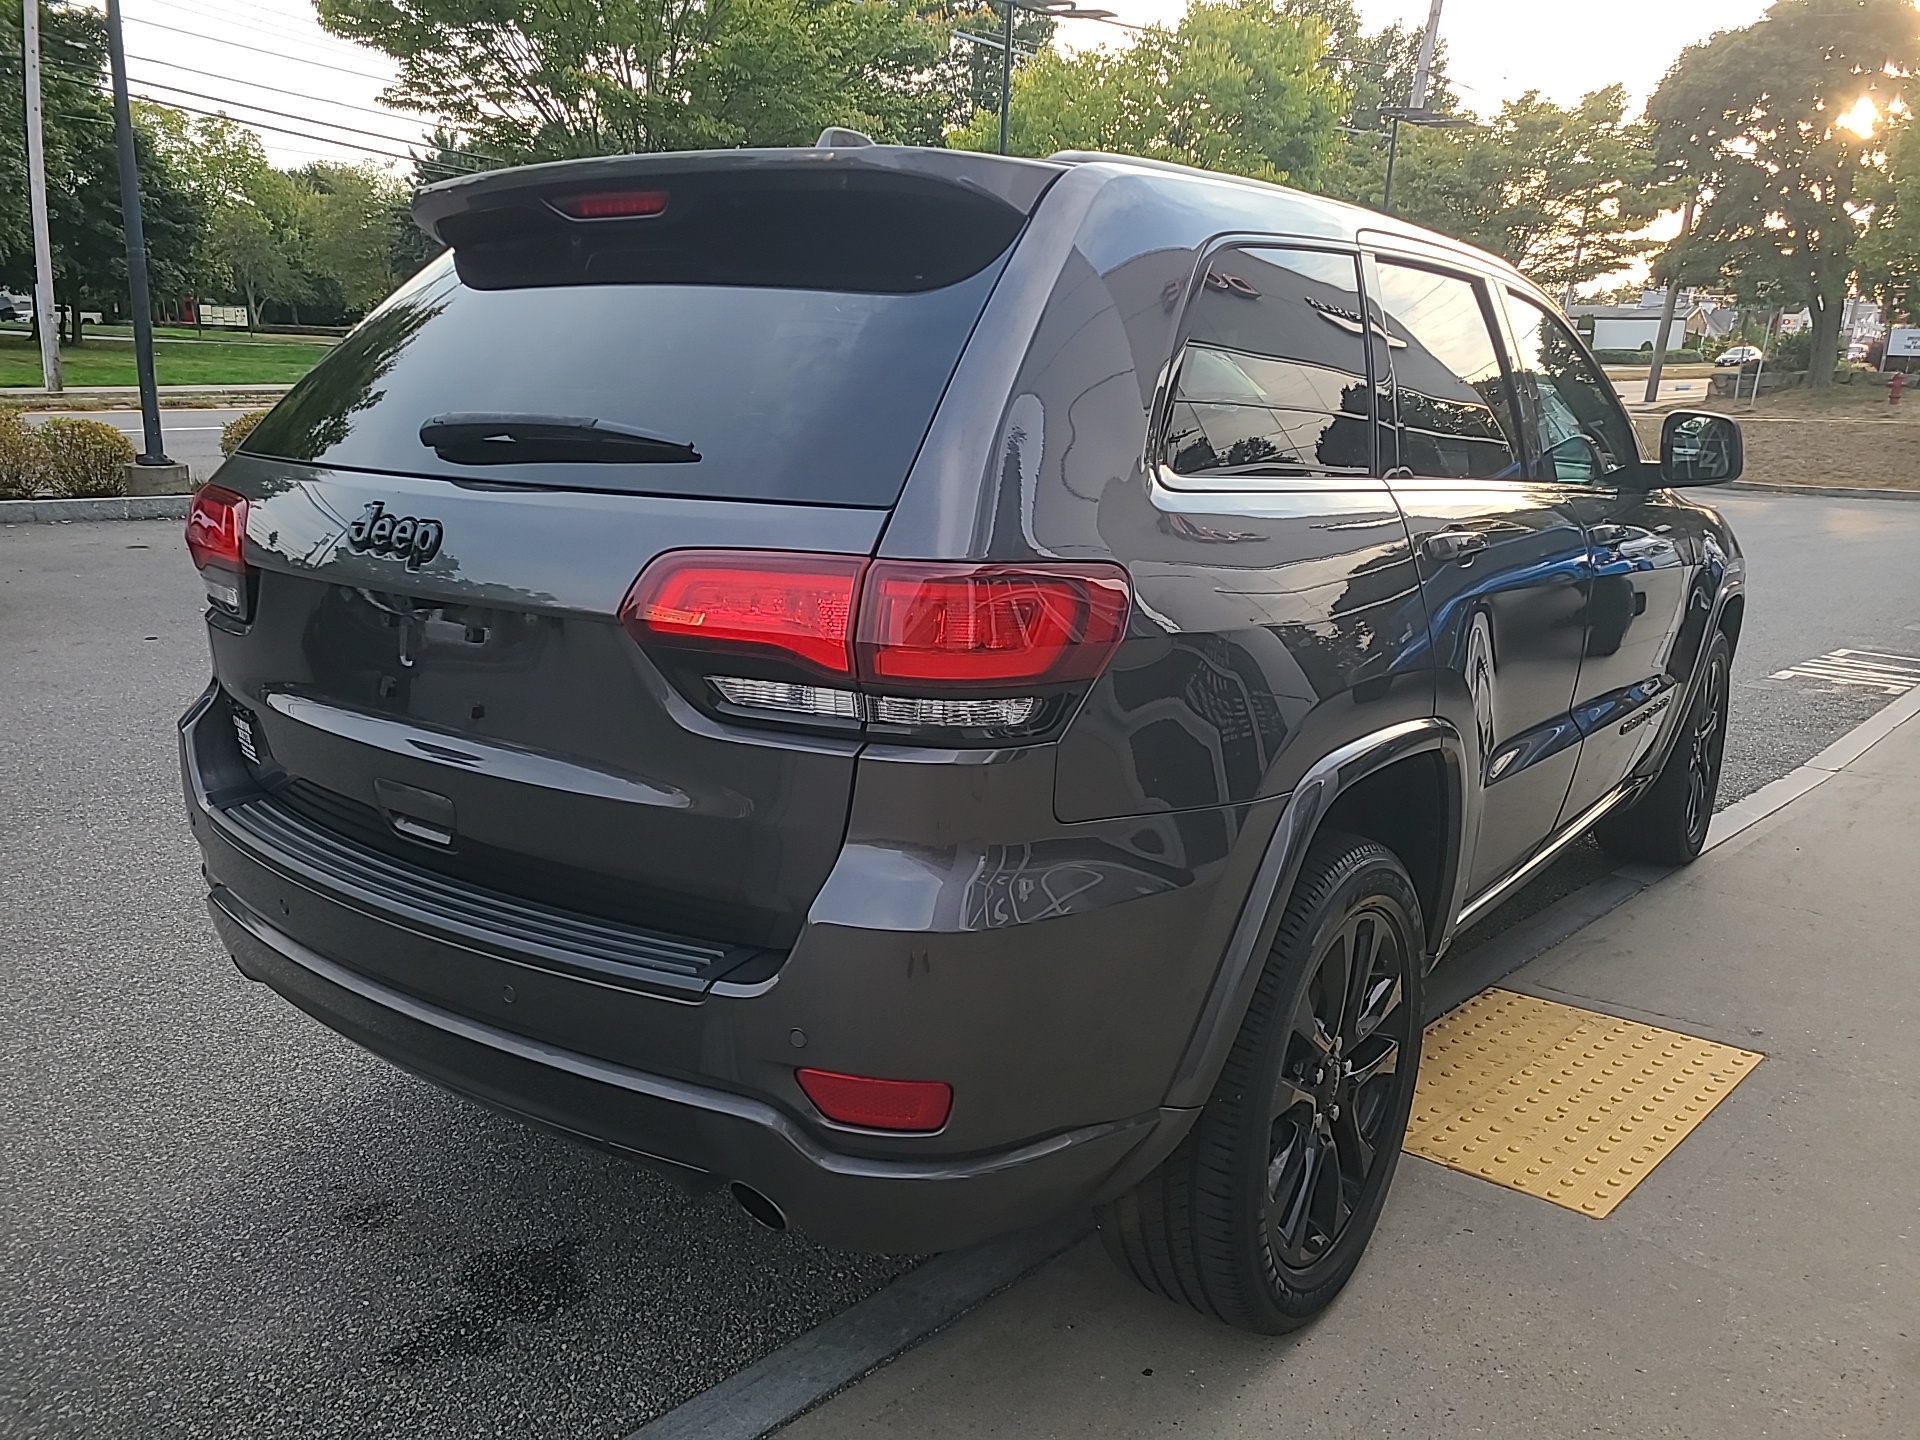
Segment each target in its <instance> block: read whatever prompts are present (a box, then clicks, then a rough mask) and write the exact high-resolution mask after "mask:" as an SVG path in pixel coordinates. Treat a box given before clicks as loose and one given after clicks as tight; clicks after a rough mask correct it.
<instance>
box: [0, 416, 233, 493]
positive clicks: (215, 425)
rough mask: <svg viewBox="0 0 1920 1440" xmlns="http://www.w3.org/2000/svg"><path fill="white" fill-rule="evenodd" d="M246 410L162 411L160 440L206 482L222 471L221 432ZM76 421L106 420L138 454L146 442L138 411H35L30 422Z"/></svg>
mask: <svg viewBox="0 0 1920 1440" xmlns="http://www.w3.org/2000/svg"><path fill="white" fill-rule="evenodd" d="M246 413H247V412H246V411H245V410H176V409H163V410H161V412H160V438H161V440H162V441H163V442H164V443H165V445H166V447H167V458H168V459H169V460H177V461H180V462H181V463H182V464H184V465H185V466H186V467H187V470H188V473H189V474H191V475H192V476H193V478H194V479H196V480H205V479H206V478H207V477H208V476H210V475H212V474H213V472H214V471H215V470H218V469H219V468H220V461H221V459H222V456H221V454H220V431H221V430H222V429H223V428H224V427H225V426H226V424H227V422H228V421H230V420H237V419H239V418H240V416H242V415H244V414H246ZM55 414H58V415H64V416H68V417H70V418H72V419H76V420H103V421H105V422H106V423H107V424H109V425H111V426H113V428H114V429H116V430H118V431H119V432H120V433H121V434H122V435H125V436H126V437H127V438H128V439H129V440H131V441H133V448H134V449H135V450H136V451H137V450H139V449H140V448H141V446H142V445H143V444H145V443H146V439H145V434H144V432H143V431H142V429H141V427H140V412H139V411H138V410H137V409H136V410H60V411H44V412H42V411H32V412H29V413H28V415H27V419H28V420H30V421H31V420H45V419H48V418H49V417H50V416H52V415H55Z"/></svg>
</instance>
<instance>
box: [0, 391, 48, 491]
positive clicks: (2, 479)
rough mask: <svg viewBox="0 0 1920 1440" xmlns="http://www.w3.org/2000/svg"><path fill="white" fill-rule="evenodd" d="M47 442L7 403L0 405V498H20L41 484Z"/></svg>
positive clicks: (45, 463)
mask: <svg viewBox="0 0 1920 1440" xmlns="http://www.w3.org/2000/svg"><path fill="white" fill-rule="evenodd" d="M46 469H47V446H46V442H45V441H44V440H42V439H41V438H40V432H39V431H38V430H37V429H36V428H35V427H34V426H32V425H29V424H27V422H26V420H25V418H24V417H23V416H22V415H21V414H20V412H19V411H18V410H17V409H15V408H14V407H13V406H11V405H0V500H24V499H26V498H27V497H29V496H30V495H32V494H33V492H34V491H35V490H38V489H39V488H40V486H41V485H43V484H45V483H46V482H45V479H44V477H45V474H46Z"/></svg>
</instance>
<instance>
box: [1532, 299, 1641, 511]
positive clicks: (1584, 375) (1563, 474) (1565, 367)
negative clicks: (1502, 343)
mask: <svg viewBox="0 0 1920 1440" xmlns="http://www.w3.org/2000/svg"><path fill="white" fill-rule="evenodd" d="M1507 310H1508V314H1509V315H1510V316H1511V318H1512V321H1513V337H1514V345H1515V348H1516V351H1517V353H1516V354H1515V356H1514V367H1515V369H1516V371H1517V372H1518V373H1517V375H1516V376H1515V378H1516V379H1517V380H1518V381H1519V383H1520V386H1521V388H1522V390H1523V392H1524V393H1525V395H1526V397H1527V400H1528V408H1529V410H1530V412H1531V424H1532V429H1533V436H1534V447H1533V449H1534V457H1535V458H1534V462H1533V468H1534V475H1535V478H1537V479H1540V480H1562V481H1571V482H1573V483H1576V484H1580V483H1587V482H1593V481H1600V482H1604V481H1605V480H1606V478H1607V477H1608V476H1609V475H1612V474H1613V473H1614V472H1615V471H1618V470H1623V469H1625V468H1626V467H1627V466H1629V465H1632V464H1633V463H1634V462H1635V461H1637V460H1638V459H1639V458H1640V448H1639V445H1638V443H1637V442H1636V441H1635V440H1634V438H1633V429H1632V427H1631V426H1630V425H1629V424H1628V422H1627V418H1626V416H1625V415H1623V414H1621V413H1620V407H1619V405H1617V404H1616V403H1615V402H1614V398H1613V387H1612V385H1610V384H1609V383H1608V381H1607V377H1606V376H1605V375H1603V374H1601V373H1600V372H1599V371H1598V370H1597V369H1595V368H1594V366H1593V364H1592V363H1591V362H1590V361H1588V359H1587V357H1586V356H1585V355H1584V354H1582V353H1581V351H1580V346H1579V344H1578V343H1577V342H1576V341H1575V340H1574V338H1573V334H1572V332H1570V331H1569V330H1568V329H1567V327H1566V326H1565V325H1563V324H1561V323H1560V321H1559V320H1558V319H1556V318H1555V317H1554V316H1553V315H1551V314H1549V313H1548V312H1547V311H1546V310H1543V309H1542V308H1541V307H1540V306H1538V305H1536V304H1535V303H1534V302H1533V301H1531V300H1529V299H1527V298H1526V297H1525V296H1523V295H1513V294H1511V293H1510V294H1509V295H1508V303H1507Z"/></svg>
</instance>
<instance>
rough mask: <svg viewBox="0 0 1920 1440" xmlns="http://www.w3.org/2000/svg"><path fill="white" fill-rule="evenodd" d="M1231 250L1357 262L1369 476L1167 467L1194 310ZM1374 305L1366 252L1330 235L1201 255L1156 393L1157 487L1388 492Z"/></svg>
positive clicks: (1240, 240)
mask: <svg viewBox="0 0 1920 1440" xmlns="http://www.w3.org/2000/svg"><path fill="white" fill-rule="evenodd" d="M1230 250H1293V251H1310V252H1312V253H1315V254H1320V255H1337V256H1340V257H1341V258H1343V259H1347V260H1351V261H1353V262H1354V285H1355V289H1356V291H1357V293H1358V294H1359V296H1360V305H1361V311H1360V313H1361V315H1362V316H1363V317H1368V323H1367V325H1366V329H1365V333H1364V334H1363V335H1362V337H1361V342H1362V349H1363V350H1364V352H1365V354H1366V363H1367V374H1366V381H1367V394H1368V397H1369V399H1368V405H1367V428H1368V431H1369V433H1370V436H1371V439H1370V441H1369V451H1370V454H1371V457H1372V458H1371V464H1370V465H1369V468H1368V469H1367V471H1366V473H1364V474H1361V473H1353V474H1341V475H1335V474H1327V475H1240V476H1222V477H1216V478H1213V479H1208V478H1206V477H1204V476H1198V475H1181V474H1179V473H1178V472H1176V471H1175V470H1174V469H1173V468H1172V467H1171V466H1170V465H1168V464H1167V463H1166V444H1167V432H1168V430H1169V428H1170V427H1171V425H1172V423H1173V407H1174V406H1175V404H1177V403H1178V390H1179V381H1180V371H1181V369H1182V367H1183V366H1184V364H1185V362H1186V354H1187V342H1188V340H1189V338H1190V324H1191V319H1192V312H1193V305H1194V302H1195V301H1196V300H1197V299H1198V298H1199V295H1200V288H1201V286H1202V285H1204V284H1205V283H1206V281H1205V277H1206V275H1207V273H1208V272H1209V271H1210V270H1211V269H1212V268H1213V263H1214V261H1215V260H1217V259H1218V258H1219V257H1220V256H1221V255H1222V254H1224V253H1226V252H1227V251H1230ZM1368 306H1369V301H1368V291H1367V277H1366V267H1365V252H1364V251H1363V250H1362V249H1361V248H1360V247H1359V246H1357V245H1354V244H1349V243H1345V242H1342V241H1339V240H1331V239H1328V238H1327V237H1326V236H1324V235H1318V236H1290V235H1277V234H1265V233H1251V232H1249V233H1235V234H1231V235H1221V236H1216V237H1215V238H1214V239H1213V240H1212V241H1211V242H1209V243H1208V244H1207V245H1206V246H1205V247H1204V248H1203V249H1202V250H1201V251H1200V254H1199V258H1198V260H1197V262H1196V263H1195V265H1194V268H1193V273H1192V274H1191V275H1190V276H1189V277H1188V279H1187V285H1186V290H1185V293H1184V294H1183V295H1182V296H1181V300H1180V318H1179V321H1178V323H1177V324H1176V325H1175V326H1174V331H1173V350H1172V353H1171V355H1170V356H1169V357H1168V359H1167V362H1166V364H1165V365H1164V366H1163V367H1162V369H1161V375H1160V383H1159V385H1158V386H1157V387H1156V388H1155V393H1154V399H1153V423H1152V424H1151V425H1149V426H1148V427H1147V445H1146V453H1145V455H1144V456H1143V457H1142V460H1143V464H1144V468H1145V470H1146V473H1147V474H1148V475H1149V476H1151V477H1152V478H1153V480H1154V482H1155V483H1156V484H1158V485H1161V486H1163V487H1165V488H1166V489H1168V490H1177V491H1181V492H1183V493H1198V494H1217V495H1218V494H1225V495H1236V494H1239V495H1244V494H1253V495H1259V494H1267V493H1275V492H1286V491H1294V492H1298V491H1302V490H1341V491H1352V490H1367V491H1375V490H1379V491H1384V490H1385V488H1386V482H1385V481H1384V480H1383V479H1382V478H1381V475H1382V466H1381V463H1380V462H1381V455H1380V439H1379V436H1380V419H1381V410H1380V388H1379V387H1380V381H1379V377H1378V375H1377V374H1376V373H1375V366H1374V353H1373V328H1372V323H1371V318H1370V317H1371V313H1372V312H1371V310H1370V309H1369V308H1368Z"/></svg>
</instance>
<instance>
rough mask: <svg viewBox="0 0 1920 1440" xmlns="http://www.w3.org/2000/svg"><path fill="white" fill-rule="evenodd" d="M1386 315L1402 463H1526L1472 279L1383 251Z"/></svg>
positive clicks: (1504, 467) (1490, 471)
mask: <svg viewBox="0 0 1920 1440" xmlns="http://www.w3.org/2000/svg"><path fill="white" fill-rule="evenodd" d="M1379 276H1380V287H1379V288H1380V293H1379V295H1378V296H1376V297H1375V298H1376V299H1377V301H1378V309H1379V312H1380V323H1381V325H1382V327H1383V328H1384V329H1385V331H1386V337H1387V346H1388V352H1389V353H1390V354H1391V355H1392V356H1393V383H1394V389H1395V392H1396V395H1397V399H1398V404H1399V411H1400V463H1401V465H1403V466H1405V467H1406V468H1407V469H1408V470H1411V471H1412V472H1413V473H1414V474H1416V475H1433V476H1439V477H1442V478H1446V479H1456V478H1460V479H1476V480H1487V479H1513V478H1518V477H1519V475H1520V473H1521V465H1520V454H1521V449H1520V445H1519V443H1518V435H1519V431H1518V426H1517V422H1516V419H1515V413H1514V407H1513V403H1512V402H1513V397H1512V396H1511V395H1510V394H1509V393H1508V389H1507V381H1506V377H1505V375H1504V374H1503V373H1502V371H1501V368H1500V352H1499V350H1498V349H1497V348H1496V347H1495V345H1494V341H1493V331H1492V330H1491V329H1490V328H1489V327H1488V324H1487V313H1486V310H1485V309H1484V308H1483V307H1482V305H1481V303H1480V291H1479V287H1478V286H1476V285H1475V284H1474V283H1473V282H1472V281H1470V280H1465V279H1462V278H1461V277H1460V276H1458V275H1449V274H1446V273H1444V272H1442V271H1439V270H1423V269H1420V268H1418V267H1416V266H1412V265H1399V264H1395V263H1394V262H1392V261H1390V260H1382V261H1381V262H1380V265H1379Z"/></svg>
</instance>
